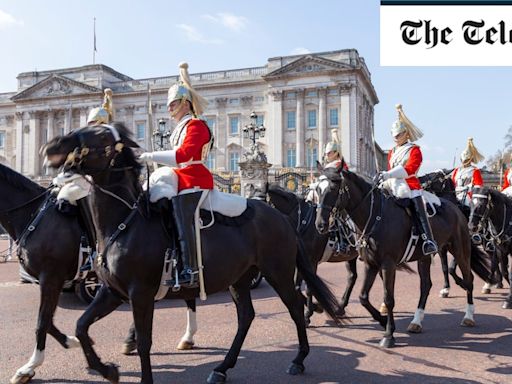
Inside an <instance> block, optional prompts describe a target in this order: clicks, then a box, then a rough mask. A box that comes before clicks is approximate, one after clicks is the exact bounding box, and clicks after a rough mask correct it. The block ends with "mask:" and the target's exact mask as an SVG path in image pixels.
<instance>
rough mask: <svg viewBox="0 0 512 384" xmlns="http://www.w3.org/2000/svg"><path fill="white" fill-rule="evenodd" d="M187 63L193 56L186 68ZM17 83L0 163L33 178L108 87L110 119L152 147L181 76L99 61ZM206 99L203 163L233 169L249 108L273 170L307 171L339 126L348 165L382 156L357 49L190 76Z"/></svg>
mask: <svg viewBox="0 0 512 384" xmlns="http://www.w3.org/2000/svg"><path fill="white" fill-rule="evenodd" d="M193 66H194V64H193V63H191V67H192V68H193ZM17 80H18V89H17V90H16V91H14V92H8V93H1V94H0V162H2V163H4V164H6V165H8V166H11V167H12V168H14V169H16V170H17V171H18V172H21V173H22V174H24V175H26V176H28V177H31V178H33V179H36V180H37V179H39V178H43V177H45V176H47V175H48V172H49V171H48V170H46V169H44V166H43V159H42V157H41V155H40V153H39V149H40V147H41V146H42V145H43V144H44V143H45V142H47V141H48V140H49V139H51V138H52V137H54V136H56V135H62V134H65V133H66V132H68V131H69V130H71V129H74V128H78V127H82V126H85V125H86V119H87V114H88V112H89V110H90V109H91V108H94V107H97V106H100V105H101V103H102V98H103V90H104V89H105V88H111V89H112V90H113V93H114V96H113V103H114V108H115V120H118V121H122V122H124V123H125V124H126V125H127V126H128V127H129V128H131V129H132V130H133V134H134V137H135V139H136V140H137V141H138V143H139V144H140V146H141V147H143V148H145V149H151V148H152V142H153V141H152V139H153V131H154V130H155V129H156V128H157V127H158V125H159V124H160V126H162V125H164V124H165V125H164V126H166V127H168V128H167V129H168V130H172V128H173V126H172V122H171V121H170V119H169V115H168V112H167V107H166V101H167V90H168V88H169V86H170V85H172V84H173V83H175V82H176V81H177V80H178V76H177V75H174V76H165V77H157V78H150V79H133V78H131V77H129V76H127V75H124V74H121V73H119V72H117V71H115V70H114V69H112V68H110V67H108V66H105V65H102V64H94V65H86V66H82V67H76V68H64V69H56V70H48V71H37V72H24V73H20V74H19V75H18V77H17ZM191 80H192V83H193V85H194V87H195V88H196V89H197V90H198V91H199V92H200V93H201V94H202V95H203V96H204V97H205V98H206V99H207V100H208V101H209V105H208V108H207V109H206V111H205V113H204V115H203V117H204V118H205V119H206V120H207V122H208V124H209V126H210V127H211V128H212V129H213V132H214V135H215V144H214V148H213V150H212V151H211V153H210V156H209V158H208V166H209V167H210V168H211V169H213V170H217V171H236V170H237V167H238V162H239V161H240V160H242V158H243V153H244V152H245V151H246V149H245V148H247V147H248V146H249V143H248V142H247V140H246V139H244V137H243V134H242V130H243V128H244V126H245V125H247V124H249V123H250V118H249V115H250V114H251V112H253V111H254V112H255V113H256V115H257V119H258V124H263V125H264V126H265V127H266V135H265V137H263V138H260V139H259V140H258V143H259V146H260V148H262V149H263V151H264V152H265V153H266V154H267V158H268V161H269V163H271V164H272V166H273V167H274V168H277V169H279V168H302V169H304V168H306V169H307V168H310V167H312V166H313V164H314V163H315V161H316V160H317V159H320V157H321V156H322V155H323V148H324V147H325V144H326V143H327V142H328V141H329V140H330V138H331V134H332V130H337V133H338V137H339V139H340V141H341V148H342V151H343V156H344V158H345V160H346V161H347V163H348V164H349V166H350V167H351V169H353V170H356V171H358V172H361V173H363V174H367V175H372V174H373V173H374V172H375V159H376V156H377V158H380V157H382V153H375V150H376V149H375V148H377V151H378V152H382V151H380V150H379V147H378V146H376V145H375V143H374V142H373V130H374V106H375V104H377V103H378V98H377V95H376V92H375V89H374V87H373V85H372V82H371V76H370V72H369V71H368V68H367V67H366V64H365V61H364V59H363V58H362V57H361V56H359V54H358V52H357V51H356V50H355V49H345V50H338V51H330V52H322V53H311V54H304V55H293V56H283V57H273V58H270V59H268V61H267V63H266V64H265V65H264V66H260V67H252V68H244V69H228V70H223V71H216V72H205V73H195V74H194V73H192V74H191Z"/></svg>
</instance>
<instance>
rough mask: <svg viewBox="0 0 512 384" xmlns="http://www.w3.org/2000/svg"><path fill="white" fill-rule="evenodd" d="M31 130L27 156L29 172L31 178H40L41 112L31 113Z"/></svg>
mask: <svg viewBox="0 0 512 384" xmlns="http://www.w3.org/2000/svg"><path fill="white" fill-rule="evenodd" d="M29 118H30V120H29V130H28V132H27V133H26V134H27V135H28V152H27V153H26V154H25V156H26V157H28V159H27V161H28V167H27V172H28V175H29V176H39V175H40V174H41V171H40V169H39V164H40V163H41V162H40V161H39V149H40V146H41V131H40V129H39V128H40V127H39V112H36V111H31V112H29Z"/></svg>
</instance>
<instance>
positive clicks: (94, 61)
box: [92, 17, 96, 64]
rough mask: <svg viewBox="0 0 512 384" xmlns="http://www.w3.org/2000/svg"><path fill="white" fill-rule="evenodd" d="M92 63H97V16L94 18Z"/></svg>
mask: <svg viewBox="0 0 512 384" xmlns="http://www.w3.org/2000/svg"><path fill="white" fill-rule="evenodd" d="M92 63H93V64H96V17H95V18H94V30H93V48H92Z"/></svg>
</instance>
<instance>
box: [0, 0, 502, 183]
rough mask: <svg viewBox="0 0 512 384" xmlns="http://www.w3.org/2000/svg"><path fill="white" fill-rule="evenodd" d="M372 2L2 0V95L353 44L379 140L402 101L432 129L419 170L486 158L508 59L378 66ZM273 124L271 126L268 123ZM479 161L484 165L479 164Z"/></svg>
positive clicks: (258, 61) (260, 61)
mask: <svg viewBox="0 0 512 384" xmlns="http://www.w3.org/2000/svg"><path fill="white" fill-rule="evenodd" d="M379 4H380V2H379V1H377V0H352V1H350V0H317V1H315V2H311V1H304V0H293V1H292V0H281V1H275V0H274V1H268V0H258V1H254V2H250V1H223V0H215V1H213V0H189V1H186V2H183V1H174V0H171V1H160V0H157V1H135V0H123V1H118V0H110V1H96V0H87V1H86V0H73V1H69V0H68V1H64V0H62V1H57V0H45V1H38V0H19V1H6V0H0V42H1V47H2V55H1V56H2V60H0V92H8V91H14V90H15V89H16V75H17V74H18V73H20V72H26V71H32V70H48V69H56V68H65V67H74V66H81V65H86V64H91V63H92V46H93V18H94V17H96V36H97V49H98V52H97V53H96V63H102V64H105V65H108V66H110V67H112V68H114V69H116V70H117V71H119V72H121V73H124V74H126V75H128V76H131V77H133V78H146V77H156V76H166V75H173V74H177V72H178V71H177V66H178V63H179V62H181V61H188V62H189V65H190V71H191V72H192V73H193V72H205V71H215V70H221V69H235V68H245V67H252V66H261V65H264V64H265V63H266V60H267V59H268V58H269V57H274V56H285V55H290V54H295V53H306V52H322V51H330V50H338V49H346V48H355V49H357V50H358V51H359V54H360V55H361V56H363V57H364V58H365V60H366V63H367V65H368V68H369V70H370V72H371V74H372V81H373V84H374V86H375V89H376V91H377V95H378V97H379V100H380V103H379V104H377V105H376V107H375V137H376V140H377V142H378V143H379V145H380V146H381V147H383V148H389V147H391V146H392V140H391V137H390V133H389V130H390V127H391V123H392V122H393V120H394V119H395V116H396V113H395V109H394V106H395V104H396V103H399V102H400V103H402V104H403V106H404V110H405V112H406V114H407V115H408V116H409V118H410V119H411V120H412V121H413V122H414V123H415V124H416V125H417V126H418V127H420V128H421V129H422V130H423V131H424V133H425V136H424V137H423V138H422V139H421V140H420V141H419V142H418V144H419V145H421V147H422V148H423V152H424V163H423V167H422V169H421V171H420V173H423V172H427V171H430V170H434V169H437V168H441V167H451V166H452V164H453V160H454V156H455V154H456V153H457V162H456V164H458V154H459V153H460V152H461V151H462V149H463V148H464V146H465V143H466V140H467V138H468V137H469V136H471V137H473V138H474V142H475V144H476V146H477V147H478V148H479V149H480V150H481V152H482V153H483V154H484V155H485V156H486V157H488V156H489V155H492V154H494V153H496V151H497V150H498V149H501V148H502V147H503V136H504V135H505V134H506V132H507V130H508V128H509V126H510V125H512V117H511V116H510V111H511V110H512V108H511V107H510V104H511V100H512V97H511V93H512V91H511V88H512V68H510V67H381V66H380V65H379V7H380V5H379ZM268 128H270V129H272V127H268ZM481 165H483V164H481Z"/></svg>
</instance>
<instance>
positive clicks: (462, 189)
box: [452, 137, 484, 216]
mask: <svg viewBox="0 0 512 384" xmlns="http://www.w3.org/2000/svg"><path fill="white" fill-rule="evenodd" d="M483 159H484V157H483V156H482V154H480V152H478V149H476V147H475V144H473V138H472V137H470V138H468V143H467V145H466V148H465V149H464V151H462V153H461V154H460V161H461V162H462V166H461V167H458V168H455V169H454V170H453V172H452V180H453V184H454V185H455V194H456V196H457V200H459V203H460V204H461V205H462V207H463V211H468V212H467V213H469V207H470V204H471V196H472V191H473V188H475V187H483V185H484V183H483V180H482V174H481V173H480V169H478V168H477V167H476V166H475V165H474V164H476V163H478V162H480V161H482V160H483ZM465 213H466V212H465ZM468 216H469V215H468Z"/></svg>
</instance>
